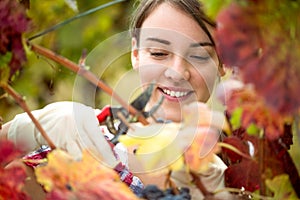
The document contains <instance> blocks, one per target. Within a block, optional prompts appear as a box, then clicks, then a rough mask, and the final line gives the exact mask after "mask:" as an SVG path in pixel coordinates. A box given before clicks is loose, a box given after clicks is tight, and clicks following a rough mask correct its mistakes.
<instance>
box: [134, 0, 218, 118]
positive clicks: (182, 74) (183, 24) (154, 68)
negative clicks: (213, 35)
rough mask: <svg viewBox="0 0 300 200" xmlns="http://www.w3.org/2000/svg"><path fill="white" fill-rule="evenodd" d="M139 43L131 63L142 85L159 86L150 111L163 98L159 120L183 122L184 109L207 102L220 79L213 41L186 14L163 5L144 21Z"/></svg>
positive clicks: (157, 114) (153, 96)
mask: <svg viewBox="0 0 300 200" xmlns="http://www.w3.org/2000/svg"><path fill="white" fill-rule="evenodd" d="M140 31H141V32H140V40H139V45H138V47H137V44H136V43H137V42H136V40H135V39H133V51H132V64H133V67H134V68H135V69H138V70H139V74H140V78H141V82H142V84H143V86H147V85H148V84H150V83H153V82H155V83H156V89H155V91H154V93H153V95H152V98H151V100H150V102H149V107H150V108H151V107H152V106H153V105H155V104H156V103H157V102H158V101H159V99H160V98H161V96H163V97H164V100H163V104H162V105H161V106H160V109H159V111H157V112H156V117H161V118H164V119H169V120H173V121H181V110H182V109H181V108H182V106H183V105H184V104H188V103H191V102H193V101H201V102H206V101H207V100H208V99H209V97H210V94H211V92H212V90H213V87H214V84H215V82H216V79H217V77H218V65H219V63H218V59H217V55H216V52H215V49H214V47H213V45H212V42H211V41H210V40H209V38H208V36H207V35H206V33H205V32H204V31H203V30H202V29H201V27H200V26H199V25H198V23H197V22H196V21H195V20H194V19H193V18H192V17H190V16H189V15H187V14H185V13H184V12H183V11H181V10H179V9H177V8H175V7H173V6H171V5H169V4H167V3H163V4H161V5H160V6H158V7H157V8H156V9H155V10H154V11H153V12H152V13H151V14H150V15H149V16H148V17H147V18H146V19H145V21H144V23H143V24H142V27H141V30H140Z"/></svg>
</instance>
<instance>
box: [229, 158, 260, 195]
mask: <svg viewBox="0 0 300 200" xmlns="http://www.w3.org/2000/svg"><path fill="white" fill-rule="evenodd" d="M259 183H260V174H259V166H258V163H257V162H254V161H252V160H242V162H240V163H238V164H234V165H231V166H229V167H228V168H227V169H226V171H225V185H226V187H233V188H242V187H244V188H245V190H247V191H250V192H253V191H255V190H258V189H259Z"/></svg>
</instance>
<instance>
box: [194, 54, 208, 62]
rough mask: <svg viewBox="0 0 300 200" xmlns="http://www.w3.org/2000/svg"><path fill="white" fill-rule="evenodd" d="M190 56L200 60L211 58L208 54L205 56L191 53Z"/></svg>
mask: <svg viewBox="0 0 300 200" xmlns="http://www.w3.org/2000/svg"><path fill="white" fill-rule="evenodd" d="M190 58H193V59H196V60H198V61H207V60H208V59H209V58H210V56H207V55H205V56H198V55H191V56H190Z"/></svg>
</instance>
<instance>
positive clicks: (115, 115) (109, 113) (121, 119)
mask: <svg viewBox="0 0 300 200" xmlns="http://www.w3.org/2000/svg"><path fill="white" fill-rule="evenodd" d="M153 90H154V84H150V85H149V86H148V88H147V89H146V90H145V91H144V92H143V93H141V94H140V95H139V96H138V97H137V98H136V99H134V100H133V101H132V102H131V103H130V105H131V106H132V107H134V108H135V109H136V110H137V111H138V114H139V115H143V116H144V117H145V118H148V117H150V116H152V117H153V113H155V111H156V110H157V109H158V108H159V106H160V105H161V103H162V101H163V97H162V98H161V99H160V100H159V102H158V103H157V105H155V106H154V107H153V108H151V109H150V111H148V112H146V111H145V110H144V109H145V107H146V105H147V103H148V102H149V100H150V98H151V96H152V93H153ZM97 119H98V121H99V124H105V125H106V126H107V128H108V130H109V132H110V133H112V134H113V135H114V137H113V138H112V139H111V142H112V143H113V144H117V143H118V137H119V136H120V135H122V134H126V133H127V131H128V129H129V127H130V123H134V122H137V121H138V120H137V116H132V115H131V114H130V113H129V112H128V111H127V109H125V108H124V107H122V106H109V105H107V106H105V107H104V108H103V109H102V110H101V112H100V114H98V115H97ZM116 123H119V125H118V127H117V128H116Z"/></svg>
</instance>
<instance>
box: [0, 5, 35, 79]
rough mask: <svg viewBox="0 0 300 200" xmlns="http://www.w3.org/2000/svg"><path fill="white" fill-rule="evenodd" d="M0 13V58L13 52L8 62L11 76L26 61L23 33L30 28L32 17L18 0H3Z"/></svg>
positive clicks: (0, 64) (1, 64)
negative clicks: (30, 17)
mask: <svg viewBox="0 0 300 200" xmlns="http://www.w3.org/2000/svg"><path fill="white" fill-rule="evenodd" d="M0 13H1V14H0V32H1V35H0V58H1V57H2V56H5V55H7V54H8V53H10V52H11V53H12V55H11V57H10V58H11V59H10V61H9V63H8V66H9V68H10V70H9V78H11V77H12V76H13V75H14V74H15V73H16V72H17V71H19V70H20V69H21V68H22V64H23V63H24V62H25V61H26V54H25V51H24V47H23V39H22V35H23V33H24V32H25V31H27V30H28V29H29V27H30V19H29V18H28V17H27V15H26V10H25V7H24V6H23V5H21V4H20V3H19V2H18V1H16V0H2V1H1V2H0ZM7 16H9V18H8V17H7ZM0 60H2V58H1V59H0ZM0 66H1V67H3V63H0ZM0 72H1V73H2V70H1V71H0ZM1 79H2V75H1Z"/></svg>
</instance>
